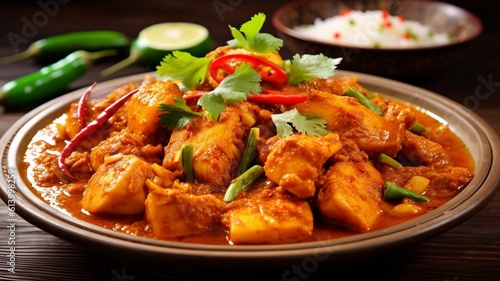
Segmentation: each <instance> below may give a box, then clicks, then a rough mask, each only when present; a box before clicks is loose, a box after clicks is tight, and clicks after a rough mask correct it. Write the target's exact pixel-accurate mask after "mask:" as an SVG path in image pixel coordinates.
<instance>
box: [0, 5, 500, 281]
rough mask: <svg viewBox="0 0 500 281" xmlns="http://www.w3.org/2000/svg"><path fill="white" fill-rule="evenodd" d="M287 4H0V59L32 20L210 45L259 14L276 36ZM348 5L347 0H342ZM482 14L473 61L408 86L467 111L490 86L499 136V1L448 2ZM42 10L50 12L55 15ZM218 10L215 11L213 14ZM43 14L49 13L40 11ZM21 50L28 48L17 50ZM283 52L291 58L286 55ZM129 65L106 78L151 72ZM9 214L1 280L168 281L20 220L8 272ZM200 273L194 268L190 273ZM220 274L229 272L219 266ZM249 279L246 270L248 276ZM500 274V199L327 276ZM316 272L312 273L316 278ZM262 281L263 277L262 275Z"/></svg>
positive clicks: (2, 118)
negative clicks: (176, 30)
mask: <svg viewBox="0 0 500 281" xmlns="http://www.w3.org/2000/svg"><path fill="white" fill-rule="evenodd" d="M286 2H287V1H285V0H272V1H271V0H258V1H249V0H209V1H202V0H197V1H194V0H193V1H188V0H184V1H179V0H176V1H167V0H149V1H124V0H121V1H118V0H111V1H104V0H101V1H95V0H88V1H77V0H40V1H2V4H1V6H0V56H6V55H9V54H12V53H13V52H15V48H14V47H13V45H12V43H11V42H10V41H9V40H8V34H9V33H11V32H13V33H17V34H19V35H22V32H23V29H22V28H23V25H25V23H26V22H27V21H29V22H31V23H33V22H36V23H38V26H37V27H36V30H35V31H33V32H32V33H31V34H28V35H29V37H30V38H26V39H27V42H29V43H31V42H33V41H35V40H37V39H41V38H44V37H47V36H51V35H56V34H60V33H64V32H71V31H75V30H92V29H112V30H117V31H121V32H124V33H126V34H128V35H129V36H130V37H134V36H136V34H137V33H138V32H139V31H140V30H141V29H142V28H144V27H146V26H148V25H151V24H154V23H158V22H168V21H189V22H195V23H199V24H202V25H205V26H207V27H208V28H209V30H210V33H211V35H212V37H213V39H214V45H215V46H216V45H220V44H224V43H225V41H226V40H228V39H229V31H228V25H233V26H239V25H240V24H241V23H242V22H243V21H246V20H247V19H249V18H250V17H251V16H252V15H253V14H255V13H257V12H264V13H266V14H267V15H268V19H269V20H268V21H267V23H266V26H265V28H264V29H265V31H267V32H271V33H273V32H274V29H273V28H272V25H271V22H270V18H271V15H272V13H273V11H275V9H276V8H277V7H279V6H280V5H281V4H283V3H286ZM346 2H348V1H346ZM448 2H450V3H454V4H456V5H458V6H461V7H463V8H465V9H468V10H470V11H471V12H473V13H475V14H476V15H478V16H479V17H480V18H481V20H482V21H483V24H484V32H483V34H482V35H481V37H480V38H479V39H478V40H477V42H476V43H475V44H474V46H473V49H472V50H471V52H470V53H469V55H468V57H467V58H466V59H464V60H463V61H461V62H458V63H457V64H456V65H454V66H453V67H452V68H451V69H450V70H448V71H446V72H443V73H441V74H440V75H437V76H435V77H432V78H431V79H426V80H420V81H405V82H408V83H411V84H413V85H416V86H419V87H422V88H425V89H428V90H431V91H434V92H436V93H439V94H441V95H444V96H446V97H448V98H450V99H453V100H455V101H457V102H459V103H462V104H464V105H465V106H468V107H471V105H470V104H467V103H465V100H466V99H467V97H470V96H477V95H478V92H477V87H478V86H479V85H481V83H482V82H481V81H482V80H484V79H486V80H489V81H490V82H491V83H490V87H488V88H486V87H485V88H483V89H487V91H482V92H481V94H482V95H481V98H480V99H478V101H479V102H478V103H477V104H475V105H474V108H471V109H473V110H474V111H475V113H477V114H478V115H479V116H481V117H482V118H484V119H485V120H486V121H487V122H488V123H489V124H490V125H491V126H492V127H493V128H494V129H495V131H497V132H499V131H500V94H499V93H500V55H499V51H498V50H500V40H498V39H499V36H500V20H499V17H498V11H499V10H500V5H499V2H498V1H495V2H494V3H493V2H492V1H473V0H457V1H451V0H450V1H448ZM42 6H45V7H51V10H49V11H50V15H49V14H48V13H49V12H46V11H45V10H44V9H43V7H42ZM216 6H218V7H219V9H217V8H215V7H216ZM44 11H45V13H46V15H45V16H43V15H42V14H40V13H44ZM17 47H18V48H19V49H24V48H25V47H27V45H19V46H17ZM285 54H286V52H285ZM115 62H116V59H108V60H104V61H102V62H99V63H96V64H95V65H94V66H93V68H92V69H91V71H89V72H88V73H87V74H86V75H85V76H84V77H82V78H81V79H79V80H78V81H76V82H75V83H73V84H72V85H71V86H70V88H69V89H68V90H71V89H77V88H81V87H86V86H88V85H90V84H91V83H92V82H93V81H102V79H101V78H100V77H99V75H98V73H99V71H100V70H102V69H104V68H105V67H107V66H110V65H111V64H113V63H115ZM39 67H40V66H39V65H36V64H34V63H33V61H25V62H20V63H16V64H13V65H8V66H0V80H1V81H0V82H5V81H9V80H11V79H14V78H17V77H19V76H21V75H25V74H27V73H30V72H32V71H35V70H37V69H38V68H39ZM150 70H151V69H148V68H144V67H141V66H133V67H130V68H128V69H126V70H125V71H122V72H119V73H117V74H115V75H113V76H111V77H108V78H107V80H109V79H113V78H116V77H121V76H125V75H129V74H135V73H141V72H144V71H150ZM29 110H30V108H24V109H22V110H17V111H8V110H5V109H4V108H0V135H3V134H4V133H5V131H6V130H7V128H8V127H9V126H10V125H12V124H13V123H14V122H15V121H16V120H17V119H18V118H20V117H21V116H22V115H23V114H24V113H26V112H27V111H29ZM6 219H7V208H6V206H5V205H4V204H3V202H0V280H23V281H24V280H135V281H138V280H168V279H167V278H164V279H163V278H156V277H153V276H150V275H148V274H147V273H144V272H141V271H140V270H137V269H134V268H131V267H129V266H127V265H124V264H121V263H119V262H117V261H114V260H110V259H108V258H106V257H105V256H97V255H94V254H92V253H89V252H87V251H86V250H85V249H83V248H81V247H79V246H78V245H73V244H71V243H69V242H66V241H63V240H61V239H59V238H57V237H54V236H52V235H50V234H48V233H45V232H44V231H42V230H40V229H38V228H36V227H34V226H32V225H30V224H29V223H27V222H25V221H22V219H21V218H19V219H20V221H19V222H18V224H17V225H16V226H17V228H16V246H17V248H16V249H17V250H16V273H10V272H8V271H7V269H8V264H7V263H6V260H7V254H8V248H9V246H8V245H7V237H8V235H9V232H8V229H7V225H8V223H7V220H6ZM194 270H195V269H194ZM221 270H223V268H221ZM243 274H244V273H243ZM499 276H500V194H497V195H496V197H494V198H493V200H492V201H491V202H490V203H489V204H488V205H487V206H486V207H485V208H484V209H483V210H482V211H480V212H479V213H478V214H476V215H475V216H474V217H472V218H471V219H469V220H468V221H466V222H464V223H463V224H461V225H459V226H457V227H455V228H453V229H451V230H449V231H447V232H445V233H442V234H440V235H438V236H436V237H433V238H431V239H428V240H426V241H423V242H421V243H417V244H414V245H410V246H409V247H406V248H403V249H400V250H397V251H394V252H391V253H389V254H386V255H382V256H380V257H378V258H376V259H372V260H369V261H366V262H364V263H361V264H359V265H357V266H355V267H354V268H352V269H346V271H344V272H341V273H336V274H335V275H331V276H329V277H328V278H327V279H328V280H371V279H376V280H438V281H445V280H447V281H464V280H474V281H476V280H499ZM312 277H313V276H311V278H312ZM262 279H264V280H265V279H266V278H265V276H263V278H262Z"/></svg>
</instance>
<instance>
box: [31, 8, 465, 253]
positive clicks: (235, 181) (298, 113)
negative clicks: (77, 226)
mask: <svg viewBox="0 0 500 281" xmlns="http://www.w3.org/2000/svg"><path fill="white" fill-rule="evenodd" d="M264 20H265V16H264V15H263V14H258V15H256V16H254V17H253V18H252V19H251V20H250V21H249V22H247V23H245V24H244V25H242V26H241V28H240V29H239V30H238V29H236V28H233V27H231V30H232V34H233V35H234V37H235V39H234V40H231V41H228V45H227V46H221V47H219V48H217V49H215V50H214V51H212V52H210V53H209V54H207V55H206V57H203V58H196V57H193V56H191V55H189V54H186V53H183V52H174V53H173V54H172V55H169V56H167V57H165V59H164V60H163V61H162V63H161V65H160V66H159V67H158V71H157V76H149V75H145V78H144V80H143V81H130V83H128V84H126V85H123V86H122V87H119V88H117V89H115V90H113V91H111V92H110V93H108V94H106V95H104V96H103V97H100V98H89V100H88V101H86V99H83V98H82V99H81V100H80V101H78V102H74V103H71V104H70V105H69V106H68V108H67V111H66V112H65V113H64V114H62V115H61V116H60V117H58V118H57V119H55V120H54V121H53V122H52V123H50V124H48V125H47V126H46V127H44V128H41V129H40V130H39V131H38V133H37V134H36V135H35V137H34V138H33V139H32V141H31V142H30V144H29V146H28V147H27V150H26V154H25V157H24V159H23V165H24V168H25V178H26V181H28V182H29V183H30V184H31V187H32V188H33V192H34V193H36V194H38V195H39V196H40V198H42V199H43V200H45V201H46V202H47V203H48V204H50V205H51V206H53V207H54V208H57V209H58V210H60V211H62V212H65V213H67V214H69V215H70V216H72V217H74V218H75V219H77V220H83V221H87V222H90V223H92V224H95V225H98V226H102V227H104V228H108V229H112V230H115V231H120V232H124V233H128V234H131V235H136V236H144V237H150V238H154V239H164V240H172V241H183V242H189V243H203V244H228V245H234V244H280V243H296V242H304V241H314V240H324V239H335V238H339V237H345V236H349V235H355V234H358V233H365V232H369V231H374V230H377V229H381V228H385V227H389V226H392V225H396V224H399V223H401V222H404V221H408V220H411V219H413V218H416V217H418V216H420V215H423V214H425V213H427V212H429V211H431V210H433V209H435V208H437V207H439V206H441V205H442V204H444V203H446V202H447V201H449V200H450V199H452V198H453V197H454V196H455V195H457V194H458V193H459V192H460V191H461V190H462V189H463V188H464V187H465V186H467V184H468V183H469V182H470V181H471V179H472V178H473V173H472V171H473V169H474V164H473V162H472V158H471V157H470V154H469V152H468V150H467V148H466V147H465V146H464V144H463V142H462V141H461V140H460V139H459V138H458V137H457V136H456V135H454V134H453V133H452V132H451V131H450V130H449V128H447V127H446V126H445V125H443V124H441V123H439V122H438V121H437V120H435V119H433V118H431V117H430V116H429V115H426V114H424V113H423V112H422V111H419V110H417V109H415V108H414V107H412V106H411V105H409V104H405V103H402V102H399V101H396V100H392V99H389V98H387V97H384V96H383V95H381V94H379V93H376V92H372V91H370V89H366V88H365V87H363V85H362V84H360V83H359V82H358V80H357V77H356V76H335V75H334V71H335V69H336V66H337V65H338V64H339V62H340V60H339V59H331V58H327V57H324V56H322V55H302V56H299V55H295V56H294V57H293V58H292V59H289V60H283V59H282V58H281V57H280V56H279V54H278V52H277V50H278V49H279V47H281V45H282V42H281V40H279V39H277V38H275V37H273V36H271V35H269V34H262V33H260V32H259V31H260V27H261V26H262V24H263V21H264ZM262 40H264V41H265V42H267V44H264V45H265V46H264V45H263V44H257V45H258V46H257V47H256V46H255V41H258V42H262ZM252 46H253V47H252ZM264 47H265V48H264ZM179 66H182V67H179ZM90 90H91V88H90ZM87 93H88V91H87ZM82 94H83V93H82Z"/></svg>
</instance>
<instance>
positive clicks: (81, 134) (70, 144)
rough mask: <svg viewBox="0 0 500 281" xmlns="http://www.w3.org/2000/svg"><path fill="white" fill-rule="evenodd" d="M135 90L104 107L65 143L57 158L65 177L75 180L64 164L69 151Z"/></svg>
mask: <svg viewBox="0 0 500 281" xmlns="http://www.w3.org/2000/svg"><path fill="white" fill-rule="evenodd" d="M137 91H139V89H135V90H132V91H130V92H128V93H127V94H125V95H124V96H122V97H121V98H119V99H118V100H116V101H115V102H114V103H113V104H111V105H110V106H108V107H107V108H106V109H104V110H103V111H102V112H101V114H99V115H98V116H97V117H96V119H94V121H92V122H90V123H89V124H87V126H86V127H85V128H83V129H82V130H80V132H78V134H76V135H75V137H73V139H72V140H70V141H69V142H68V143H67V144H66V146H65V147H64V148H63V150H62V151H61V153H60V154H59V156H58V158H57V164H58V166H59V169H61V171H62V172H63V174H64V175H65V176H66V177H68V178H69V179H71V180H76V178H75V176H73V175H72V174H71V172H70V171H69V170H68V167H67V166H66V163H65V161H66V158H68V157H69V156H70V155H71V153H73V151H75V150H76V148H77V147H78V146H79V145H80V143H81V142H82V141H83V140H84V139H85V138H87V137H88V136H89V135H90V134H92V133H93V132H95V131H96V130H97V129H99V128H100V127H102V126H103V125H104V124H105V123H106V122H107V121H108V120H109V118H110V117H111V116H113V114H115V113H116V111H118V109H120V108H121V107H122V106H123V104H125V102H126V101H127V100H128V99H129V98H130V97H132V95H133V94H135V93H137Z"/></svg>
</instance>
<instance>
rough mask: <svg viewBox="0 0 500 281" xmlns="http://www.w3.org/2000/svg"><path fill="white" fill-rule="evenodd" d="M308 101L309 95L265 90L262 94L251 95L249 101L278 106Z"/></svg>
mask: <svg viewBox="0 0 500 281" xmlns="http://www.w3.org/2000/svg"><path fill="white" fill-rule="evenodd" d="M306 100H307V95H302V94H288V93H285V92H280V91H275V90H264V91H262V93H261V94H258V95H256V94H250V96H249V97H248V101H251V102H263V103H278V104H296V103H301V102H304V101H306Z"/></svg>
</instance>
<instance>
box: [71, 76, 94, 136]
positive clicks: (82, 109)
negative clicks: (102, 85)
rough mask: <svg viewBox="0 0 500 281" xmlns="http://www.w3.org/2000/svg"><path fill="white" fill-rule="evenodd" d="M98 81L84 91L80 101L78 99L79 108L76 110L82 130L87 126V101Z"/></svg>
mask: <svg viewBox="0 0 500 281" xmlns="http://www.w3.org/2000/svg"><path fill="white" fill-rule="evenodd" d="M96 84H97V82H94V83H93V84H92V85H90V87H88V88H87V90H86V91H85V93H83V95H82V97H81V98H80V101H78V108H77V110H76V113H77V116H78V125H79V126H80V130H81V129H83V127H85V116H86V115H87V101H88V99H89V96H90V93H91V92H92V90H93V89H94V87H95V85H96Z"/></svg>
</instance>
